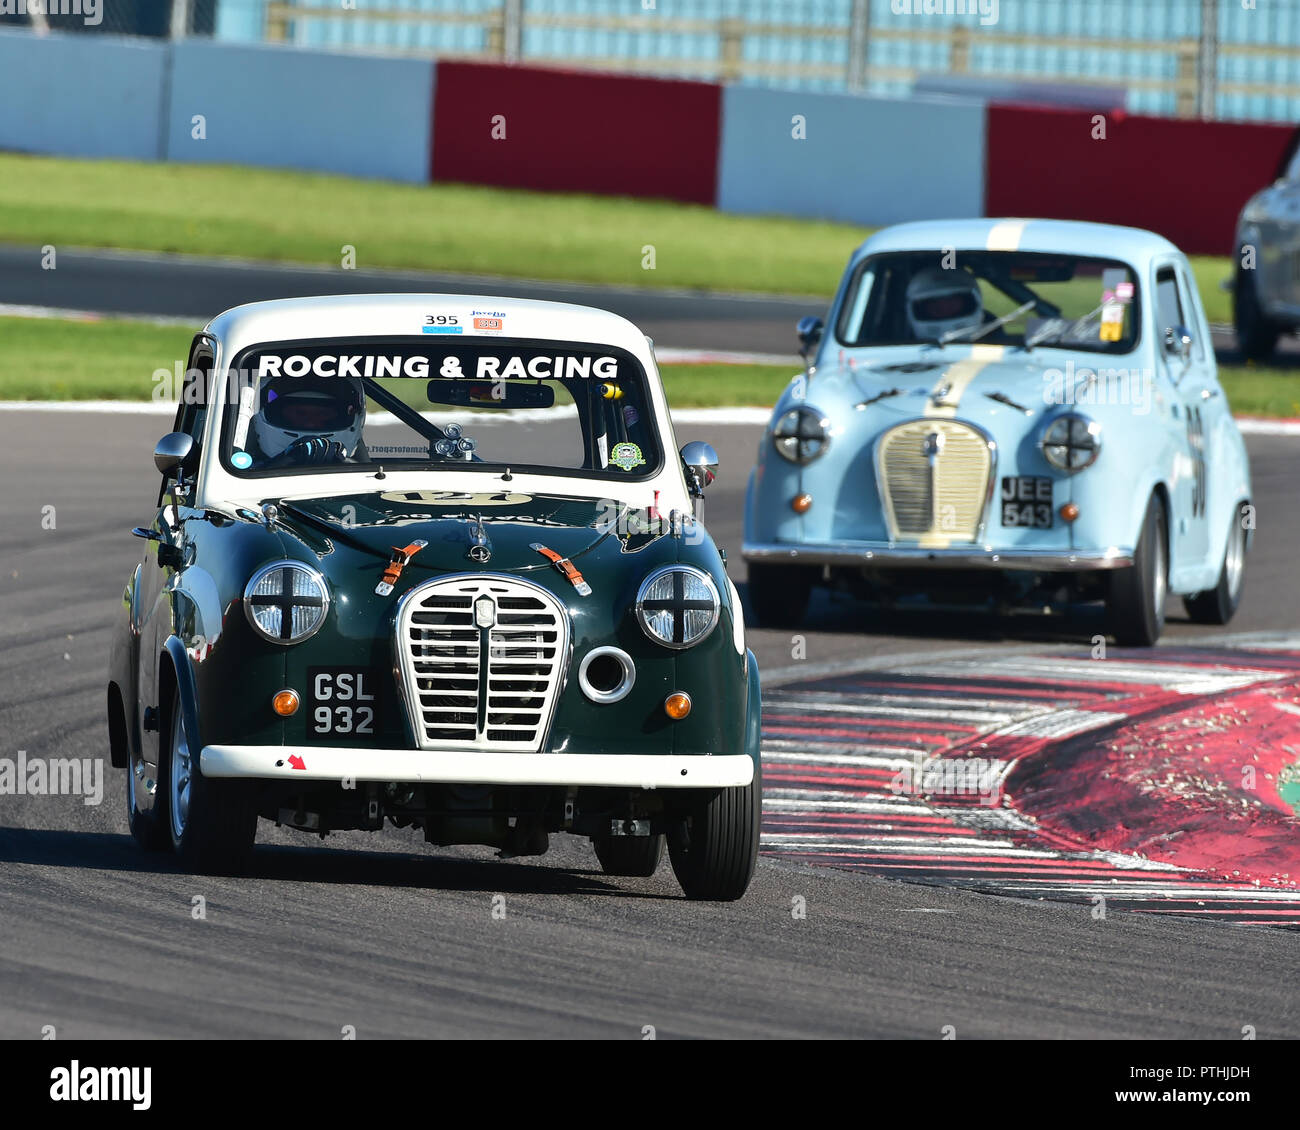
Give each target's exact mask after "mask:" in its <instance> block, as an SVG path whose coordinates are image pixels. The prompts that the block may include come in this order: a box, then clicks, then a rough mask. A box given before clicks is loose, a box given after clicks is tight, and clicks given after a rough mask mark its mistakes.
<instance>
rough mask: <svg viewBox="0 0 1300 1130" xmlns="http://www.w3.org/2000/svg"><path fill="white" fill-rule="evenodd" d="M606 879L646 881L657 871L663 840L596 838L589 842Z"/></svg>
mask: <svg viewBox="0 0 1300 1130" xmlns="http://www.w3.org/2000/svg"><path fill="white" fill-rule="evenodd" d="M591 843H592V846H593V847H594V848H595V849H596V858H597V859H598V860H600V867H601V870H602V871H604V872H605V874H606V875H624V876H635V877H637V878H642V879H644V878H646V877H648V876H650V875H653V874H654V873H655V872H656V871H658V870H659V861H660V860H661V859H662V858H663V856H664V838H663V836H662V835H658V836H599V837H595V838H593V839H592V841H591Z"/></svg>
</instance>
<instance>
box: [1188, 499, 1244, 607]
mask: <svg viewBox="0 0 1300 1130" xmlns="http://www.w3.org/2000/svg"><path fill="white" fill-rule="evenodd" d="M1245 506H1246V504H1245V503H1242V504H1241V506H1239V507H1237V508H1236V509H1235V510H1234V512H1233V515H1232V528H1231V529H1229V530H1228V542H1227V545H1225V546H1224V548H1223V565H1222V567H1221V568H1220V569H1219V580H1218V583H1217V584H1215V586H1214V588H1212V589H1208V590H1206V591H1205V592H1198V593H1197V594H1196V595H1195V596H1187V597H1184V598H1183V607H1184V608H1186V609H1187V615H1188V616H1190V617H1191V618H1192V620H1193V621H1195V622H1196V623H1197V624H1226V623H1227V622H1228V621H1229V620H1231V619H1232V617H1233V615H1234V614H1235V613H1236V611H1237V605H1239V604H1240V603H1241V591H1242V589H1243V588H1244V587H1245V577H1246V523H1245V517H1244V515H1243V514H1242V510H1244V509H1245Z"/></svg>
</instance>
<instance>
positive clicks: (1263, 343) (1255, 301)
mask: <svg viewBox="0 0 1300 1130" xmlns="http://www.w3.org/2000/svg"><path fill="white" fill-rule="evenodd" d="M1237 262H1238V263H1240V262H1241V253H1240V251H1238V254H1237ZM1255 274H1256V272H1254V271H1247V270H1245V269H1244V268H1241V267H1238V268H1237V280H1236V284H1235V285H1234V287H1233V292H1232V320H1233V325H1234V327H1235V328H1236V331H1237V347H1238V348H1239V349H1240V350H1241V353H1242V356H1243V357H1246V358H1249V359H1250V360H1251V361H1267V360H1268V359H1269V358H1270V357H1272V356H1273V350H1274V349H1275V348H1276V347H1277V339H1278V338H1279V337H1280V336H1281V334H1282V327H1281V326H1279V325H1278V324H1277V323H1276V322H1273V321H1270V320H1269V319H1268V317H1267V316H1266V315H1265V313H1264V309H1263V307H1262V306H1261V305H1260V303H1259V292H1258V290H1257V289H1256V287H1255Z"/></svg>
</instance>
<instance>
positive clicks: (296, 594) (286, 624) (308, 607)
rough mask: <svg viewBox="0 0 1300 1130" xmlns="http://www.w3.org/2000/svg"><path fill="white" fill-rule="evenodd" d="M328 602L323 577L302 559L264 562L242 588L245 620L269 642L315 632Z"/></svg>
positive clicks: (292, 640) (289, 640)
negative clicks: (266, 563) (245, 586)
mask: <svg viewBox="0 0 1300 1130" xmlns="http://www.w3.org/2000/svg"><path fill="white" fill-rule="evenodd" d="M329 605H330V597H329V590H327V589H326V588H325V578H324V577H322V576H321V575H320V574H319V573H318V572H317V571H316V570H315V569H313V568H312V567H311V566H310V565H304V564H303V563H302V562H301V561H276V562H274V563H273V564H271V565H264V566H263V567H262V568H261V569H259V570H258V571H257V572H256V573H254V574H253V579H252V580H251V581H249V582H248V587H247V588H246V589H244V611H245V612H247V613H248V622H249V623H250V624H252V625H253V627H254V628H256V629H257V631H258V633H259V634H260V635H262V636H264V637H265V638H266V639H268V640H270V641H271V642H272V643H284V644H289V643H298V642H299V641H300V640H305V639H307V638H308V637H309V636H313V635H315V634H316V632H317V631H318V630H319V629H320V626H321V625H322V624H323V623H325V613H326V612H327V611H328V610H329Z"/></svg>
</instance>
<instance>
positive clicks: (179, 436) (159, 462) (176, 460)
mask: <svg viewBox="0 0 1300 1130" xmlns="http://www.w3.org/2000/svg"><path fill="white" fill-rule="evenodd" d="M195 454H196V453H195V450H194V437H193V436H190V435H186V434H185V433H184V432H168V433H167V434H166V435H165V436H163V437H162V439H160V440H159V441H158V446H157V447H155V448H154V449H153V465H154V466H155V467H157V468H158V470H159V471H161V472H162V473H163V474H164V475H170V474H172V473H174V472H176V471H188V470H189V469H190V464H191V463H192V462H193V461H194V456H195Z"/></svg>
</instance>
